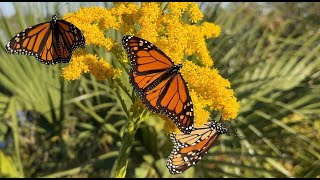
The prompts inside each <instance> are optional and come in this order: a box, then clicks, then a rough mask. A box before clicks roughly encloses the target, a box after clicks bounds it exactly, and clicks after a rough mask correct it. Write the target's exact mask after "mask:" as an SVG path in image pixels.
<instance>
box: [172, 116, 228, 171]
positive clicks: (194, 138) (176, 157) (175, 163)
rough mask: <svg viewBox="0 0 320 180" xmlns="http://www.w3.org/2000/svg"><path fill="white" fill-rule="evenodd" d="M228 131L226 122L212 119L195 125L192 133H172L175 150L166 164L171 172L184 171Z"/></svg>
mask: <svg viewBox="0 0 320 180" xmlns="http://www.w3.org/2000/svg"><path fill="white" fill-rule="evenodd" d="M227 132H228V129H227V127H225V124H222V123H218V122H216V121H211V122H207V123H206V124H204V125H203V126H199V127H195V128H194V130H193V131H192V132H191V133H190V134H176V133H171V134H170V139H171V141H172V142H173V150H172V152H171V154H170V155H169V157H168V159H167V164H166V166H167V168H168V169H169V171H170V173H171V174H179V173H182V172H184V171H185V170H187V169H188V168H190V167H191V166H192V165H194V164H196V163H197V162H198V161H199V160H200V159H201V158H202V157H203V156H204V155H205V154H206V153H207V152H208V150H209V149H210V147H212V145H213V144H214V142H215V141H216V139H217V138H218V136H219V135H220V134H224V133H227Z"/></svg>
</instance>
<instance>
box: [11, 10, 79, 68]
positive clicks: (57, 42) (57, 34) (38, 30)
mask: <svg viewBox="0 0 320 180" xmlns="http://www.w3.org/2000/svg"><path fill="white" fill-rule="evenodd" d="M84 44H85V38H84V36H83V34H82V32H81V31H80V30H79V29H78V28H77V27H76V26H74V25H73V24H71V23H69V22H67V21H65V20H58V18H57V16H56V15H53V16H52V20H51V21H49V22H44V23H40V24H37V25H34V26H32V27H29V28H27V29H25V30H23V31H22V32H20V33H18V34H17V35H16V36H15V37H13V38H12V39H11V40H10V41H9V42H8V44H7V45H6V47H5V49H6V52H7V53H10V54H23V55H28V56H35V57H36V59H37V60H38V61H39V62H41V63H44V64H47V65H51V64H57V63H68V62H69V61H70V59H71V56H72V53H73V51H74V50H75V49H76V48H78V47H80V46H83V45H84Z"/></svg>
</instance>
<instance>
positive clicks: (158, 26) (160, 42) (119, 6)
mask: <svg viewBox="0 0 320 180" xmlns="http://www.w3.org/2000/svg"><path fill="white" fill-rule="evenodd" d="M164 4H166V3H160V2H143V3H141V5H138V4H136V3H132V2H125V3H115V4H114V7H113V8H110V9H105V8H102V7H90V8H87V7H83V8H81V9H80V10H79V11H78V12H76V13H70V14H67V15H65V19H67V20H68V21H69V22H71V23H73V24H75V25H76V26H77V27H79V29H81V31H82V32H83V33H84V36H85V38H86V45H90V44H91V45H94V46H99V47H104V49H105V50H106V51H108V52H111V53H114V55H115V56H116V57H118V58H119V57H120V58H122V56H121V55H119V54H120V53H119V51H117V50H119V49H121V48H122V47H121V44H120V42H119V44H118V43H116V42H115V41H114V40H113V39H111V38H108V37H106V36H105V32H106V31H108V30H111V29H112V30H117V31H119V32H120V33H121V34H122V35H127V34H128V35H135V36H138V37H141V38H143V39H146V40H148V41H150V42H152V43H153V44H155V45H156V46H157V47H158V48H160V49H161V50H162V51H163V52H164V53H165V54H167V55H168V57H170V58H171V59H172V61H174V63H175V64H177V63H183V68H182V70H181V73H182V75H183V77H184V78H185V80H186V82H187V83H188V88H189V91H190V95H191V98H192V101H193V104H194V115H195V125H196V126H197V125H201V124H204V123H205V122H206V121H208V120H209V114H210V112H209V111H207V110H205V107H208V106H209V107H210V109H211V110H218V111H221V112H222V116H223V118H224V119H233V118H236V116H237V113H238V111H239V108H240V106H239V103H238V102H237V99H236V98H235V97H234V94H233V90H232V89H230V83H229V81H228V80H226V79H224V78H222V77H221V76H220V75H219V73H218V71H217V70H216V69H214V68H213V67H212V66H213V60H212V58H211V56H210V54H209V52H208V49H207V46H206V43H205V40H206V39H208V38H215V37H218V36H219V35H220V32H221V30H220V27H219V26H218V25H216V24H214V23H210V22H201V20H202V18H203V14H202V12H201V10H200V9H199V7H198V5H197V4H196V3H192V2H181V3H180V2H169V3H167V4H166V6H165V8H164V9H163V5H164ZM190 22H191V24H190ZM195 23H197V24H195ZM186 55H187V56H191V55H195V56H196V57H197V58H198V60H199V61H198V62H199V63H200V64H199V65H196V64H194V63H192V62H191V61H185V56H186ZM118 61H120V62H125V60H124V59H118ZM85 72H91V73H93V74H95V75H96V76H97V77H99V78H103V77H114V76H116V75H119V74H120V71H119V70H114V69H113V68H112V67H111V66H110V65H109V64H107V63H105V60H101V59H100V60H98V58H97V57H96V56H94V55H92V54H85V53H84V54H81V53H78V54H74V56H73V60H72V63H70V65H69V66H68V67H66V68H65V71H64V77H65V79H68V80H72V79H77V78H78V77H79V76H80V75H81V73H85ZM103 74H105V76H103ZM164 119H166V118H164ZM166 121H167V122H168V123H166V124H165V126H166V130H168V131H175V130H176V129H177V128H176V127H175V126H174V124H173V123H172V121H171V120H166Z"/></svg>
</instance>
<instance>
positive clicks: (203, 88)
mask: <svg viewBox="0 0 320 180" xmlns="http://www.w3.org/2000/svg"><path fill="white" fill-rule="evenodd" d="M181 73H182V75H183V77H184V78H185V80H186V81H187V82H188V87H189V89H191V90H194V91H195V92H196V93H197V95H198V96H199V97H201V98H203V100H205V102H204V103H203V104H205V105H209V107H210V108H211V109H213V110H219V111H220V112H222V117H223V119H234V118H236V116H237V114H238V112H239V108H240V105H239V103H238V102H237V99H236V97H234V93H233V90H232V89H230V82H229V81H228V80H227V79H224V78H222V77H221V76H220V75H219V74H218V71H217V70H216V69H211V68H207V67H200V66H197V65H195V64H193V63H192V62H191V61H186V62H185V64H184V66H183V68H182V70H181ZM195 116H197V112H195Z"/></svg>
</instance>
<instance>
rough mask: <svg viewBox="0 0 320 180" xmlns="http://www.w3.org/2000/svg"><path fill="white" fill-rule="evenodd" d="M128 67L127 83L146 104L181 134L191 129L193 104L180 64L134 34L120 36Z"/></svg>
mask: <svg viewBox="0 0 320 180" xmlns="http://www.w3.org/2000/svg"><path fill="white" fill-rule="evenodd" d="M122 44H123V46H124V48H125V49H126V51H127V53H128V57H129V59H130V64H131V69H130V72H129V82H130V83H131V85H132V86H133V89H134V90H135V92H137V94H138V95H139V97H140V99H141V100H142V102H143V103H144V104H145V105H146V107H147V108H148V109H149V110H150V111H152V112H154V113H158V114H163V115H165V116H167V117H169V118H170V119H172V120H173V122H174V123H175V124H176V126H177V127H178V128H179V129H180V131H182V132H183V133H187V134H188V133H190V132H191V131H192V129H193V119H194V115H193V104H192V100H191V97H190V94H189V90H188V88H187V85H186V82H185V80H184V79H183V77H182V75H181V74H180V72H179V71H180V69H181V68H182V64H178V65H174V63H173V62H172V61H171V60H170V58H169V57H168V56H167V55H166V54H165V53H163V52H162V51H161V50H160V49H159V48H157V47H156V46H155V45H153V44H152V43H150V42H148V41H146V40H144V39H141V38H139V37H136V36H124V37H123V38H122Z"/></svg>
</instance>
